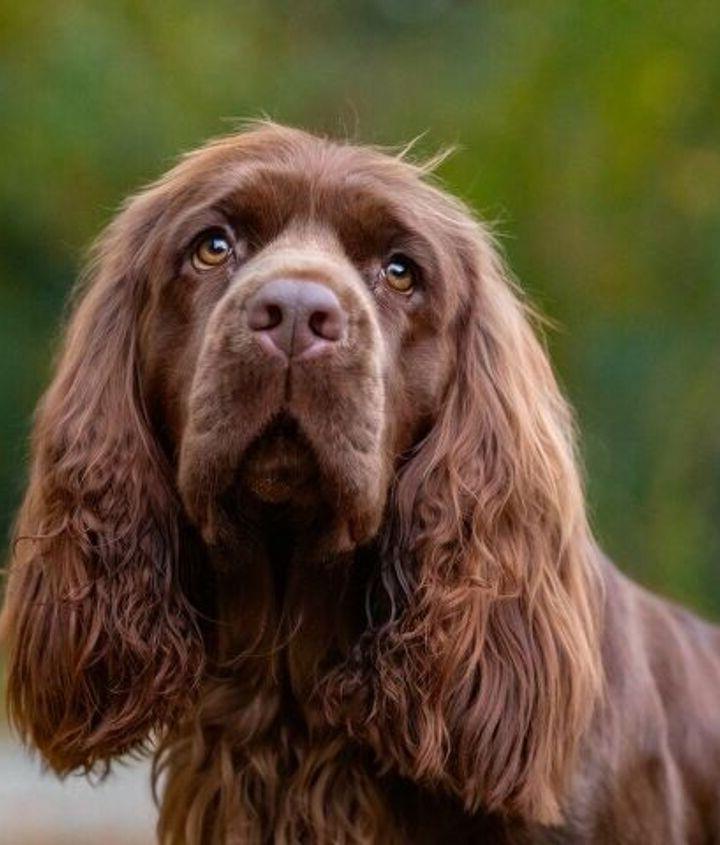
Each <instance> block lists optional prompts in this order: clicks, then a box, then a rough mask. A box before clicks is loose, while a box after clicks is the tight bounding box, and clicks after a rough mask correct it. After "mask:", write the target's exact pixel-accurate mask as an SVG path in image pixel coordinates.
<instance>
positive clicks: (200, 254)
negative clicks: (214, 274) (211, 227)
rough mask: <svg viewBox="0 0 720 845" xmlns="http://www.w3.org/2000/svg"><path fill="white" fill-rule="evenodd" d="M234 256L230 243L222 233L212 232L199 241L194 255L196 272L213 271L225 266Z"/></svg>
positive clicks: (193, 261) (193, 260)
mask: <svg viewBox="0 0 720 845" xmlns="http://www.w3.org/2000/svg"><path fill="white" fill-rule="evenodd" d="M231 255H232V247H231V246H230V241H229V240H228V238H227V237H226V236H225V235H224V234H223V233H222V232H210V233H208V234H207V235H204V236H203V237H202V238H201V240H199V241H198V243H197V245H196V246H195V249H194V250H193V254H192V263H193V267H194V268H195V269H196V270H200V271H202V270H212V269H213V267H219V266H220V265H221V264H224V263H225V262H226V261H227V260H228V258H230V256H231Z"/></svg>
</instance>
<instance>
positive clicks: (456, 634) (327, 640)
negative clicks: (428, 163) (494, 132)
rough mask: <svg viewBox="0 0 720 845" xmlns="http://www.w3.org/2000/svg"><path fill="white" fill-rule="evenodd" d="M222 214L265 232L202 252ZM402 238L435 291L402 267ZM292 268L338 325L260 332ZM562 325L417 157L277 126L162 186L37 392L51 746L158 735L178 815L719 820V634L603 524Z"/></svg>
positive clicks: (61, 757) (190, 162)
mask: <svg viewBox="0 0 720 845" xmlns="http://www.w3.org/2000/svg"><path fill="white" fill-rule="evenodd" d="M218 226H222V227H223V228H227V229H228V230H232V236H231V237H232V240H233V244H234V247H233V249H234V252H233V257H232V259H231V260H230V263H229V264H228V265H225V266H224V267H223V268H222V269H214V270H212V272H206V273H203V274H198V273H197V272H195V270H193V268H192V266H191V264H190V263H189V261H188V255H189V253H190V251H191V250H192V248H193V244H194V243H196V240H197V236H198V233H200V232H203V231H206V230H209V229H211V228H215V229H217V227H218ZM398 250H399V251H402V252H403V253H406V254H408V255H410V256H411V258H412V261H413V263H414V266H415V268H416V273H417V278H418V279H419V283H418V285H417V287H416V289H415V291H414V292H413V293H412V294H411V295H410V296H403V295H402V294H398V293H397V292H396V291H393V290H391V289H390V288H389V287H387V286H386V285H384V284H383V283H382V282H381V281H378V280H379V279H381V278H384V277H383V275H382V273H383V271H382V269H381V267H382V261H383V260H384V259H385V258H386V257H387V255H388V254H389V253H391V252H397V251H398ZM280 278H283V279H284V278H292V279H297V280H300V281H301V282H302V280H312V281H313V282H315V283H320V284H321V285H323V286H325V287H326V288H327V289H329V290H330V291H332V294H333V296H335V297H336V299H337V301H338V303H339V307H340V308H341V309H342V311H343V313H344V314H345V315H347V318H348V329H347V333H346V334H345V335H343V338H342V341H341V342H339V343H337V344H335V345H334V346H333V347H332V350H331V351H330V352H329V353H327V354H323V355H322V356H320V357H318V358H315V359H313V360H311V361H306V360H301V359H300V358H297V359H296V358H292V359H291V360H290V363H285V364H280V363H278V359H277V358H275V357H273V356H272V355H267V354H266V353H265V351H263V347H262V346H261V344H259V342H258V340H257V336H256V334H254V333H253V330H251V329H250V328H248V323H247V320H248V318H247V312H248V308H249V305H248V303H250V302H251V301H252V297H253V296H255V295H256V294H258V292H261V291H262V290H264V286H266V285H267V284H268V283H269V282H270V281H272V280H273V279H280ZM532 322H533V321H532V319H531V315H530V314H529V312H528V309H527V308H526V306H525V305H524V304H523V302H522V298H521V296H520V294H519V293H518V291H517V290H516V289H515V288H514V286H513V284H512V283H511V281H509V279H508V276H507V273H506V271H505V269H504V267H503V265H502V262H501V259H500V258H499V255H498V252H497V250H496V249H495V247H494V245H493V243H492V240H491V238H490V236H489V234H488V233H487V231H486V230H485V229H484V228H483V226H482V225H481V224H479V223H477V222H476V221H475V220H474V219H473V218H472V216H471V215H470V214H469V213H468V211H467V209H465V208H464V207H463V206H462V205H461V204H460V203H459V202H458V201H456V200H454V199H453V198H451V197H449V196H448V195H447V194H445V193H444V192H442V191H441V190H439V189H438V188H437V187H435V186H434V185H433V184H432V181H431V180H430V179H429V178H428V177H427V173H426V172H425V169H424V168H422V167H419V166H416V165H413V164H411V163H409V162H408V161H406V160H404V159H403V158H402V157H396V158H393V157H390V156H387V155H384V154H382V153H380V152H377V151H374V150H372V149H367V148H361V147H355V146H351V145H346V144H337V143H332V142H329V141H325V140H320V139H317V138H314V137H312V136H310V135H307V134H305V133H303V132H300V131H297V130H291V129H286V128H283V127H278V126H275V125H268V124H266V125H260V126H255V127H252V128H251V129H250V130H248V131H246V132H244V133H241V134H239V135H233V136H231V137H228V138H224V139H221V140H219V141H216V142H214V143H212V144H210V145H208V146H206V147H205V148H203V149H201V150H200V151H198V152H196V153H193V154H191V155H189V156H187V157H186V158H185V159H183V160H182V161H181V162H180V163H179V164H178V165H177V167H175V168H174V169H173V170H172V171H171V172H170V173H169V174H167V175H166V176H165V177H163V178H162V179H161V180H160V181H159V182H157V183H156V184H154V185H152V186H151V187H150V188H148V189H147V190H146V191H145V192H143V193H142V194H140V195H138V196H137V197H135V198H134V199H132V200H130V201H129V202H128V203H127V204H126V206H125V208H124V209H123V210H122V212H121V213H120V214H119V215H118V217H117V218H116V219H115V220H114V221H113V223H112V224H111V225H110V226H109V228H108V230H107V232H106V233H105V234H104V235H103V236H102V238H101V239H100V241H99V243H98V246H97V247H96V249H95V252H94V256H93V259H92V262H91V266H90V270H89V271H88V273H87V276H86V278H85V280H84V282H83V283H82V284H81V285H80V289H79V291H78V294H77V298H76V304H75V309H74V313H73V316H72V319H71V321H70V325H69V326H68V329H67V336H66V340H65V344H64V348H63V351H62V354H61V356H60V359H59V361H58V364H57V372H56V375H55V379H54V381H53V383H52V385H51V387H50V388H49V390H48V392H47V394H46V395H45V397H44V398H43V400H42V402H41V404H40V406H39V408H38V412H37V419H36V422H35V430H34V434H33V464H32V470H31V476H30V481H29V486H28V492H27V495H26V498H25V502H24V504H23V507H22V510H21V513H20V516H19V519H18V526H17V532H16V540H15V546H14V550H15V555H14V561H13V564H12V571H11V577H10V582H9V585H8V594H7V601H6V608H5V617H4V624H5V626H6V627H7V630H8V631H9V635H10V640H11V643H10V662H9V677H8V684H9V686H8V696H9V704H10V712H11V716H12V718H13V721H14V723H15V724H16V725H17V726H18V728H19V729H20V731H21V733H22V735H23V737H24V738H25V739H26V741H28V742H29V743H31V744H32V745H34V746H36V747H37V748H38V749H39V750H40V752H41V753H42V754H43V756H44V757H45V759H46V760H47V761H48V763H49V764H50V765H51V766H52V768H53V769H55V771H57V772H58V773H59V774H61V775H62V774H66V773H68V772H70V771H73V770H75V769H85V770H87V771H90V770H98V769H99V770H101V771H102V770H104V769H105V768H106V767H107V766H109V764H110V762H111V760H112V759H113V758H115V757H117V756H118V755H121V754H124V753H126V752H129V751H136V750H138V749H143V748H145V747H147V745H148V743H150V742H151V741H152V740H153V739H156V740H157V743H158V745H157V748H156V757H155V767H156V776H157V783H158V788H159V791H160V793H161V797H160V801H161V818H160V827H159V835H160V838H161V839H162V840H163V841H167V842H173V843H200V842H202V843H205V842H207V843H224V842H228V843H239V842H250V843H262V842H267V841H272V842H277V843H295V842H319V843H355V842H382V843H387V842H446V841H451V840H452V841H458V842H460V841H468V842H470V841H496V842H559V841H567V842H584V841H587V842H611V841H612V842H627V843H632V842H678V843H680V842H698V843H699V842H709V841H711V840H712V835H713V832H714V835H715V836H717V835H720V819H718V811H717V804H718V802H717V798H718V794H717V787H716V782H717V780H718V775H720V754H719V752H718V748H719V747H720V728H719V727H718V717H717V716H716V715H715V701H717V699H718V696H720V668H719V663H720V660H719V659H718V634H717V632H715V630H714V629H711V628H710V627H709V626H703V624H702V623H700V622H699V621H697V620H694V619H693V618H692V617H690V616H689V615H688V616H686V617H684V616H682V614H681V612H680V611H675V610H673V609H671V608H670V606H669V605H664V604H662V603H660V602H659V601H658V600H656V599H653V598H651V597H648V596H645V594H642V593H641V592H640V591H639V590H638V589H637V588H636V587H634V586H633V585H631V584H629V583H627V582H625V581H624V580H623V579H622V578H621V577H620V576H619V575H618V574H617V573H616V572H615V570H614V569H613V567H612V565H611V564H609V563H608V562H607V561H605V560H604V559H603V558H602V557H601V555H600V554H599V552H598V551H597V549H596V547H595V545H594V542H593V539H592V536H591V534H590V531H589V529H588V524H587V519H586V515H585V508H584V500H583V490H582V484H581V480H580V478H579V475H578V470H577V465H576V459H575V454H574V436H573V425H572V417H571V413H570V411H569V409H568V407H567V405H566V403H565V401H564V399H563V397H562V395H561V393H560V391H559V389H558V386H557V383H556V381H555V378H554V376H553V373H552V370H551V368H550V366H549V363H548V360H547V357H546V354H545V351H544V349H543V347H542V345H541V343H540V342H539V341H538V339H537V337H536V335H535V333H534V331H533V329H532ZM279 465H280V468H281V470H282V471H280V470H277V467H278V466H279ZM680 724H682V725H685V724H686V725H687V726H686V728H685V727H683V728H680V727H679V726H680Z"/></svg>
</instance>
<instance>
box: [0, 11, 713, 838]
mask: <svg viewBox="0 0 720 845" xmlns="http://www.w3.org/2000/svg"><path fill="white" fill-rule="evenodd" d="M260 115H268V116H270V117H272V118H274V119H276V120H280V121H286V122H290V123H294V124H299V125H301V126H304V127H307V128H310V129H314V130H318V131H321V132H326V133H329V134H333V135H341V136H350V137H353V138H357V139H361V140H363V141H367V142H373V143H379V144H398V143H401V142H404V141H407V140H408V139H410V138H412V137H414V136H417V135H418V134H420V133H424V135H423V136H422V138H421V139H420V141H419V144H418V149H419V150H420V151H421V152H426V153H432V152H434V151H435V150H436V149H437V148H438V147H440V146H443V145H446V144H456V145H458V151H457V152H456V154H455V155H454V156H453V157H452V158H450V159H449V160H448V161H447V162H446V163H445V164H444V165H443V167H442V168H441V171H440V174H441V176H442V178H443V179H444V180H445V182H446V184H447V185H448V186H449V187H450V189H452V190H453V191H455V192H457V193H458V194H460V195H461V196H462V197H463V198H464V199H466V200H467V201H468V202H470V203H471V204H472V205H473V206H474V207H475V208H476V209H477V210H478V211H479V212H480V213H481V214H482V215H484V216H485V217H486V218H488V219H490V220H492V221H494V222H495V224H496V227H497V229H498V231H499V233H500V234H501V235H502V240H503V243H504V246H505V249H506V251H507V254H508V258H509V260H510V263H511V265H512V267H513V268H514V270H515V273H516V274H517V276H518V278H519V279H520V280H521V282H522V284H523V286H524V287H525V288H526V289H527V290H528V291H529V292H530V294H531V296H532V297H533V298H534V300H535V301H536V302H537V303H538V304H539V305H540V307H541V309H542V310H543V311H544V312H545V313H546V314H547V315H548V316H550V317H551V318H552V319H553V320H554V321H555V323H556V324H557V328H556V329H555V330H554V331H552V332H551V333H550V335H549V345H550V349H551V352H552V355H553V357H554V360H555V363H556V366H557V369H558V371H559V373H560V377H561V379H562V381H563V383H564V385H565V387H566V389H567V392H568V394H569V396H570V398H571V400H572V402H573V403H574V405H575V407H576V408H577V412H578V418H579V423H580V429H581V432H582V452H583V456H584V460H585V464H586V467H587V476H588V493H589V499H590V503H591V512H592V519H593V523H594V525H595V528H596V531H597V534H598V536H599V538H600V540H601V542H602V544H603V546H604V547H605V549H606V550H607V551H608V552H609V553H610V554H611V555H612V557H614V558H615V560H616V561H618V563H619V564H620V565H621V566H622V567H623V568H624V569H625V570H626V571H627V572H629V573H631V574H632V575H633V576H634V577H636V578H638V579H640V580H641V581H642V582H644V583H646V584H648V585H649V586H651V587H653V588H655V589H657V590H660V591H661V592H663V593H665V594H667V595H669V596H673V597H676V598H677V599H679V600H682V601H684V602H686V603H688V604H690V605H692V606H694V607H695V608H696V609H698V610H699V611H701V612H703V613H704V614H706V615H708V616H710V617H715V618H720V14H718V8H717V4H716V3H714V2H699V1H698V0H688V2H684V3H681V2H662V0H655V2H650V0H648V2H643V3H631V2H620V1H619V0H583V2H581V3H579V2H576V0H547V2H545V1H544V0H543V2H537V0H523V2H513V0H506V2H500V0H498V2H471V0H465V2H461V0H352V2H351V0H306V1H305V2H290V0H250V2H240V0H232V1H231V0H216V2H213V3H207V4H201V3H196V2H191V0H172V2H171V0H153V2H130V0H128V2H118V1H117V0H105V2H103V3H94V2H90V0H87V2H82V1H81V0H78V2H72V1H71V0H54V2H53V3H44V2H43V3H41V2H38V1H37V0H27V2H24V3H17V2H14V0H0V239H1V241H2V244H1V248H0V361H1V362H2V365H1V367H0V438H1V440H0V450H1V452H0V530H2V531H3V532H4V534H5V535H7V530H8V527H9V525H10V522H11V519H12V515H13V512H14V510H15V508H16V507H17V504H18V500H19V497H20V494H21V491H22V486H23V479H24V472H25V470H24V460H25V456H26V440H27V433H28V425H29V421H30V416H31V413H32V408H33V405H34V403H35V401H36V399H37V396H38V394H39V392H40V391H41V389H42V388H43V385H44V384H45V383H46V382H47V379H48V375H49V362H50V360H51V355H52V352H53V349H54V346H55V343H56V339H57V326H58V320H59V318H60V316H61V313H62V308H63V302H64V300H65V298H66V296H67V294H68V291H69V289H70V287H71V285H72V283H73V280H74V278H75V276H76V273H77V270H78V267H79V265H80V263H81V260H82V254H83V250H84V248H85V247H86V246H87V244H88V242H89V241H90V240H91V239H92V237H93V236H94V235H95V234H96V233H97V232H98V231H99V229H100V228H101V227H102V226H103V225H104V224H105V223H107V222H108V220H109V219H110V218H111V216H112V214H113V210H114V209H115V208H116V207H117V205H118V203H119V202H120V201H121V199H122V198H123V197H124V196H125V195H126V194H127V193H129V192H130V191H132V190H134V189H136V188H138V187H139V186H141V185H142V184H143V183H144V182H145V181H147V180H149V179H151V178H153V177H154V176H156V175H158V174H159V173H160V172H161V171H162V170H164V169H165V168H167V167H168V166H169V165H170V164H171V163H172V161H173V158H174V157H175V156H176V155H177V154H178V153H179V152H181V151H183V150H187V149H189V148H191V147H193V146H195V145H197V144H199V143H200V142H201V141H203V140H204V139H206V138H207V137H209V136H212V135H216V134H219V133H223V132H227V131H230V130H231V129H232V127H233V124H234V123H235V122H237V120H238V119H241V118H246V117H254V116H260ZM3 749H5V750H3ZM141 776H144V773H143V772H142V771H141V772H140V773H139V774H138V773H137V771H136V770H134V769H130V770H129V771H128V772H126V773H125V774H124V775H123V776H122V777H121V778H120V780H119V782H113V781H111V783H110V784H109V785H108V786H105V787H102V788H100V789H99V790H98V791H96V793H95V794H94V795H93V796H92V798H88V797H87V792H84V791H83V789H84V787H79V786H78V785H77V782H73V783H71V784H70V787H69V788H65V789H64V790H59V791H57V789H59V788H57V789H56V787H55V786H54V785H53V784H51V783H50V782H49V781H47V780H38V775H37V774H36V768H33V767H32V766H31V765H30V764H28V763H26V761H25V760H24V758H22V757H21V756H20V755H19V754H18V752H17V749H16V748H15V747H13V746H11V745H8V744H7V741H6V744H5V745H4V746H3V745H0V842H5V841H8V842H10V841H12V842H14V843H15V842H30V841H33V842H60V841H62V835H64V836H66V837H67V841H68V842H73V843H79V842H81V841H87V842H99V841H103V842H110V841H111V840H110V839H109V838H108V837H109V835H110V833H109V831H112V830H114V831H115V835H116V836H117V837H119V838H118V839H117V841H122V842H128V843H129V842H130V841H138V842H140V841H148V839H149V836H150V834H149V833H148V831H149V828H150V823H149V821H148V820H149V819H150V817H151V812H150V810H149V809H148V808H147V807H146V806H145V805H144V804H142V801H139V800H137V797H136V793H135V792H133V791H132V790H137V789H138V787H137V782H139V781H137V779H138V778H141ZM123 778H124V779H123ZM134 779H135V780H134ZM8 784H10V785H11V787H12V788H9V787H8ZM26 788H27V789H26ZM33 789H35V790H37V789H44V790H46V791H47V795H48V796H50V797H48V798H47V801H46V802H45V803H46V805H48V802H49V806H56V804H57V808H58V809H57V812H56V814H55V816H53V817H52V819H51V820H50V821H47V820H46V822H45V823H46V828H43V827H42V824H40V825H39V826H38V824H36V822H37V815H38V812H39V806H38V804H39V803H42V802H38V801H37V794H38V793H37V792H36V793H35V800H32V799H31V798H30V797H28V796H31V795H32V794H33V793H32V790H33ZM24 790H25V791H24ZM128 790H129V791H128ZM41 794H45V793H41ZM143 794H144V793H143ZM23 796H25V798H23ZM52 796H55V797H52ZM78 796H79V797H78ZM129 796H131V799H130V800H128V797H129ZM23 801H25V803H23ZM124 801H125V803H123V802H124ZM53 802H56V804H53ZM81 805H84V806H85V807H86V808H90V807H92V812H90V810H89V809H87V812H86V816H87V815H88V814H89V816H90V818H85V822H86V824H85V827H83V828H82V829H80V828H79V827H76V828H73V827H72V825H73V824H80V822H78V821H77V819H78V818H79V817H78V816H77V814H76V807H77V806H81ZM128 806H129V807H134V808H135V810H134V816H135V818H132V817H133V811H132V810H131V811H130V812H128V810H127V807H128ZM22 807H27V808H28V809H27V811H26V812H23V811H22V810H21V808H22ZM143 813H145V815H143ZM71 818H73V819H75V821H73V822H71V821H70V819H71ZM50 824H51V825H54V826H55V827H54V833H53V834H52V835H49V834H47V832H44V831H46V829H47V825H50ZM13 825H15V827H13ZM93 825H95V827H93ZM98 825H101V826H102V825H105V827H104V828H102V829H103V830H104V833H103V835H102V836H100V835H99V834H98V832H97V831H98V830H100V829H101V828H100V827H98ZM123 825H124V826H123ZM9 830H12V831H14V833H13V835H12V838H3V836H4V835H5V836H6V837H7V836H8V831H9ZM91 830H92V831H94V833H93V832H88V831H91ZM61 834H62V835H61ZM83 836H85V837H89V838H86V839H83V838H82V837H83ZM23 837H24V838H23ZM48 837H49V838H48ZM132 837H135V839H133V838H132Z"/></svg>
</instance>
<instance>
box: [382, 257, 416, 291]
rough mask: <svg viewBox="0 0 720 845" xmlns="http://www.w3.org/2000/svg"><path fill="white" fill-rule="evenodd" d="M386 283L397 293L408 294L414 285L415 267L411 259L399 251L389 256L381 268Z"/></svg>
mask: <svg viewBox="0 0 720 845" xmlns="http://www.w3.org/2000/svg"><path fill="white" fill-rule="evenodd" d="M382 274H383V277H384V279H385V281H386V282H387V283H388V285H389V286H390V287H391V288H392V289H393V290H394V291H397V292H398V293H404V294H410V293H412V291H413V288H414V287H415V269H414V265H413V263H412V261H411V260H410V259H409V258H407V257H406V256H405V255H401V254H399V253H397V254H395V255H393V256H391V257H390V260H389V261H386V262H385V264H384V265H383V268H382Z"/></svg>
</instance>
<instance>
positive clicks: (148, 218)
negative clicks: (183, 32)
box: [3, 183, 204, 774]
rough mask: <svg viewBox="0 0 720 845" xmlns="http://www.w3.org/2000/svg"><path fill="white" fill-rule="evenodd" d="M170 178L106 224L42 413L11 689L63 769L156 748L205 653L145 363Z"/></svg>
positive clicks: (20, 720) (22, 715)
mask: <svg viewBox="0 0 720 845" xmlns="http://www.w3.org/2000/svg"><path fill="white" fill-rule="evenodd" d="M166 188H167V185H166V184H163V183H159V184H158V186H157V187H155V188H153V189H151V190H149V191H147V192H146V193H144V194H141V195H140V196H138V197H137V198H135V199H134V200H132V201H131V202H130V203H128V205H127V206H126V207H125V209H124V210H123V211H122V212H121V213H120V215H119V216H118V217H117V218H116V219H115V221H114V222H113V223H112V224H111V225H110V226H109V227H108V229H107V231H106V232H105V234H104V235H103V236H102V237H101V238H100V240H99V242H98V244H97V246H96V248H95V253H94V260H93V262H92V266H91V268H90V270H89V272H88V274H87V279H86V281H85V283H84V284H83V286H82V291H81V293H80V296H79V301H78V303H77V305H76V307H75V309H74V313H73V315H72V317H71V320H70V324H69V327H68V329H67V335H66V338H65V342H64V346H63V349H62V353H61V356H60V360H59V362H58V365H57V371H56V374H55V377H54V380H53V382H52V384H51V385H50V388H49V389H48V391H47V393H46V395H45V396H44V398H43V399H42V401H41V403H40V405H39V408H38V410H37V413H36V418H35V425H34V431H33V437H32V467H31V472H30V480H29V485H28V490H27V493H26V496H25V500H24V503H23V505H22V508H21V511H20V515H19V518H18V522H17V527H16V532H15V538H14V544H13V552H14V554H13V560H12V563H11V569H10V576H9V582H8V586H7V595H6V603H5V610H4V618H3V627H4V628H5V632H6V638H7V640H8V641H9V664H8V688H7V696H8V704H9V711H10V716H11V719H12V721H13V722H14V724H15V725H16V726H17V727H18V728H19V730H20V732H21V734H22V736H23V738H24V739H25V740H26V741H28V742H29V743H31V744H33V745H35V746H36V747H37V748H38V749H39V750H40V751H41V753H42V754H43V756H44V757H45V759H46V760H47V762H48V763H49V764H50V766H51V767H52V768H53V769H55V770H56V771H57V772H59V773H61V774H64V773H67V772H69V771H71V770H73V769H77V768H80V769H85V770H90V769H92V768H94V767H96V766H97V765H98V764H99V766H100V767H101V768H102V766H103V765H107V764H108V762H109V761H110V759H111V758H112V757H114V756H117V755H119V754H123V753H125V752H127V751H129V750H132V749H134V748H137V747H139V746H142V744H143V743H144V742H145V741H146V740H147V737H148V734H149V733H150V732H152V731H153V730H155V729H162V727H163V726H165V725H167V724H168V723H170V722H172V721H173V720H174V719H175V718H176V716H177V715H178V713H179V711H180V710H182V709H183V707H184V706H185V705H186V703H187V701H188V697H189V696H190V695H191V693H192V691H193V689H194V688H195V686H196V685H197V680H198V678H199V675H200V672H201V670H202V666H203V661H204V652H203V645H202V638H201V634H200V632H199V630H198V626H197V623H196V619H195V614H194V611H193V610H192V608H191V606H190V603H189V601H188V598H187V597H186V594H185V592H184V590H183V588H182V585H181V583H180V581H181V573H180V569H179V559H178V553H179V550H178V534H179V525H180V524H179V517H180V506H179V503H178V499H177V496H176V493H175V489H174V484H173V481H172V478H171V475H170V473H169V469H168V468H167V467H166V466H165V459H164V456H163V454H162V452H161V450H160V448H159V446H158V444H157V443H156V441H155V439H154V436H153V434H152V432H151V429H150V427H149V425H148V420H147V417H146V411H145V407H144V404H143V401H142V396H141V391H140V384H139V370H138V363H137V333H138V320H139V313H140V304H141V301H142V296H143V291H144V288H145V285H146V281H147V279H146V276H147V272H148V271H147V268H148V266H149V264H150V255H149V250H148V244H149V243H150V235H151V232H152V228H153V226H154V225H155V223H156V222H157V219H158V218H159V217H160V215H161V212H162V208H163V205H164V202H165V200H164V196H163V193H164V192H165V190H166Z"/></svg>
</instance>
